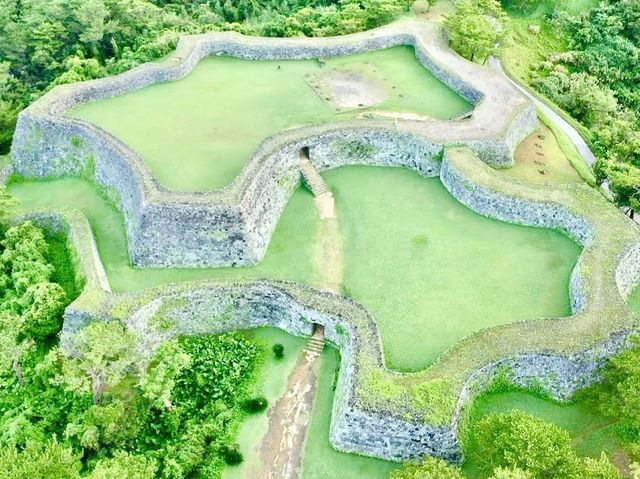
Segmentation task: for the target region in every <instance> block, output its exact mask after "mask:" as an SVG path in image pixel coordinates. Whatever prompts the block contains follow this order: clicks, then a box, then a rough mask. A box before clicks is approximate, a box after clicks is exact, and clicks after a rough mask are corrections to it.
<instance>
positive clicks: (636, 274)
mask: <svg viewBox="0 0 640 479" xmlns="http://www.w3.org/2000/svg"><path fill="white" fill-rule="evenodd" d="M638 282H640V242H639V243H637V244H636V245H635V246H633V247H632V248H630V249H629V250H628V251H625V252H624V253H623V254H622V255H621V257H620V258H619V260H618V267H617V269H616V284H617V285H618V289H619V291H620V294H621V295H622V297H624V298H626V297H627V296H629V294H630V293H631V290H632V289H633V288H634V287H635V285H637V284H638Z"/></svg>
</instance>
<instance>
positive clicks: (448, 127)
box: [12, 22, 537, 267]
mask: <svg viewBox="0 0 640 479" xmlns="http://www.w3.org/2000/svg"><path fill="white" fill-rule="evenodd" d="M396 45H412V46H413V47H414V48H415V52H416V57H417V58H418V60H419V61H420V62H421V63H422V64H423V65H424V66H425V67H426V68H427V69H429V70H430V71H431V72H432V73H433V74H434V75H435V76H437V77H438V78H439V79H440V80H441V81H443V82H444V83H445V84H447V85H448V86H449V87H451V88H452V89H453V90H455V91H457V92H458V93H459V94H460V95H462V96H463V97H465V98H466V99H467V100H469V101H470V102H472V103H474V104H477V106H476V109H475V111H474V113H473V116H472V118H471V119H469V120H461V121H452V122H448V121H440V120H433V121H431V120H429V121H412V120H397V121H393V120H391V119H379V120H373V119H358V120H352V121H338V122H334V123H332V124H327V125H322V126H312V127H303V128H297V129H293V130H288V131H286V132H283V133H282V134H279V135H276V136H274V137H272V138H268V139H265V141H264V142H263V143H262V144H261V145H260V146H259V147H258V148H257V150H256V151H255V152H254V154H253V155H252V157H251V159H250V160H249V161H248V163H247V164H246V165H245V167H244V168H243V170H242V172H241V173H240V175H239V176H238V177H237V178H236V180H234V181H233V182H232V183H231V184H230V185H228V186H227V187H225V188H222V189H220V190H216V191H211V192H201V193H198V192H189V193H186V192H176V191H168V190H167V189H165V188H164V187H162V186H161V185H159V184H158V183H157V181H156V180H155V179H154V178H153V176H152V175H151V172H150V171H149V169H148V167H147V166H146V164H145V163H144V161H143V160H142V158H140V157H139V155H137V154H136V153H135V152H134V151H132V150H131V149H130V148H129V147H128V146H127V145H125V144H123V143H122V142H120V141H119V140H118V139H117V138H114V137H113V136H112V135H110V134H108V133H107V132H105V131H104V130H102V129H100V128H98V127H96V126H94V125H91V124H89V123H87V122H85V121H82V120H79V119H75V118H70V117H66V116H64V115H65V113H66V112H67V111H68V110H69V109H70V108H72V107H74V106H76V105H78V104H80V103H84V102H87V101H92V100H97V99H100V98H105V97H110V96H115V95H119V94H122V93H125V92H130V91H133V90H136V89H139V88H143V87H145V86H147V85H150V84H153V83H157V82H162V81H169V80H176V79H179V78H182V77H184V76H185V75H187V74H188V73H189V72H190V71H191V70H192V69H193V68H194V67H195V66H196V65H197V63H198V62H199V61H200V59H202V58H203V57H206V56H208V55H217V54H224V55H232V56H236V57H239V58H246V59H303V58H317V57H330V56H336V55H348V54H353V53H357V52H363V51H369V50H375V49H380V48H387V47H391V46H396ZM535 128H537V119H536V117H535V112H534V110H533V107H532V106H531V105H530V104H529V102H528V100H526V99H525V98H524V97H523V96H522V95H520V94H519V93H518V92H517V91H516V90H515V89H513V88H512V87H511V86H510V85H509V84H508V83H507V82H506V81H504V79H503V78H502V77H501V76H500V75H497V74H495V72H492V71H490V70H489V69H486V68H483V67H481V66H479V65H474V64H471V63H469V62H466V61H464V60H463V59H462V58H461V57H459V56H457V55H456V54H454V53H453V52H452V51H451V50H449V49H448V48H447V47H446V45H445V42H444V41H443V39H442V38H441V31H440V30H439V29H437V28H434V27H433V26H427V25H425V24H421V23H418V22H413V23H412V22H406V23H404V24H401V25H396V26H390V27H384V28H381V29H378V30H374V31H371V32H364V33H361V34H354V35H347V36H344V37H339V38H315V39H309V38H306V39H269V38H252V37H244V36H242V35H239V34H235V33H230V32H222V33H212V34H206V35H196V36H186V37H183V38H182V39H181V40H180V42H179V45H178V48H177V50H176V52H175V54H173V55H172V56H171V57H169V59H167V60H166V61H165V62H162V63H149V64H144V65H141V66H139V67H137V68H134V69H133V70H131V71H128V72H125V73H123V74H121V75H117V76H114V77H108V78H104V79H100V80H93V81H88V82H81V83H77V84H71V85H62V86H59V87H57V88H55V89H54V90H52V91H51V92H49V93H48V94H46V95H44V96H43V97H42V98H40V99H39V100H37V101H36V102H34V103H33V104H32V105H31V106H29V107H28V108H27V109H26V110H24V111H23V112H22V113H21V114H20V116H19V118H18V125H17V128H16V134H15V136H14V144H13V147H12V149H13V159H14V163H15V171H16V172H17V173H19V174H21V175H24V176H28V177H47V176H60V175H82V176H87V177H94V178H95V180H96V182H97V183H98V184H99V185H100V187H101V188H102V189H103V191H104V192H105V193H106V194H107V195H108V196H109V197H110V198H111V199H112V201H113V202H114V203H115V204H116V205H117V207H118V208H119V209H120V210H121V211H122V213H123V216H124V220H125V226H126V232H127V239H128V247H129V255H130V258H131V261H132V263H133V264H135V265H136V266H140V267H163V266H177V267H201V266H234V265H249V264H254V263H256V262H257V261H259V260H260V259H261V258H262V257H263V256H264V253H265V251H266V247H267V244H268V242H269V239H270V237H271V234H272V232H273V230H274V228H275V225H276V223H277V220H278V218H279V216H280V214H281V213H282V210H283V209H284V207H285V205H286V202H287V201H288V200H289V198H290V196H291V194H292V193H293V191H294V189H295V188H296V187H297V186H298V184H299V180H300V174H299V171H298V170H297V162H298V151H297V150H299V149H300V148H301V147H303V146H308V147H310V148H311V151H312V152H311V157H312V158H311V159H312V161H314V162H316V164H317V165H318V166H319V167H320V168H333V167H337V166H340V165H344V164H368V165H397V166H406V167H409V168H411V169H414V170H417V171H419V172H420V173H422V174H425V175H435V174H437V172H438V163H437V161H436V160H437V159H438V157H439V156H440V155H441V151H442V148H443V146H444V145H447V144H452V143H455V144H467V145H469V146H470V147H471V148H472V149H473V150H474V151H475V152H476V153H477V154H478V155H479V156H480V157H481V158H482V159H483V160H484V161H486V162H488V163H490V164H494V165H501V166H504V165H508V164H510V163H511V162H512V154H513V150H514V148H515V144H516V143H517V142H518V141H519V140H520V139H521V138H522V137H524V136H526V134H528V133H530V132H531V131H533V130H534V129H535ZM332 156H335V158H332Z"/></svg>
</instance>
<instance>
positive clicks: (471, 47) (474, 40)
mask: <svg viewBox="0 0 640 479" xmlns="http://www.w3.org/2000/svg"><path fill="white" fill-rule="evenodd" d="M505 19H506V14H505V13H504V11H503V10H502V7H501V6H500V2H499V1H498V0H459V1H457V2H456V9H455V12H454V13H453V15H450V16H448V17H447V18H446V19H445V22H444V24H445V26H446V27H447V32H448V35H449V42H450V43H451V47H452V48H453V49H454V50H455V51H457V52H458V53H459V54H460V55H462V56H463V57H465V58H467V59H469V60H471V61H474V60H476V61H483V62H484V61H485V60H486V59H487V58H488V57H489V55H491V54H492V53H493V51H494V49H495V45H496V43H497V42H498V40H499V39H500V37H501V36H502V31H503V25H502V24H503V22H504V21H505Z"/></svg>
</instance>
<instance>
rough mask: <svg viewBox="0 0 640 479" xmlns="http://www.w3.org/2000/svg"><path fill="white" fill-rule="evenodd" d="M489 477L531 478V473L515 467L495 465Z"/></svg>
mask: <svg viewBox="0 0 640 479" xmlns="http://www.w3.org/2000/svg"><path fill="white" fill-rule="evenodd" d="M489 479H533V477H532V476H531V474H529V473H528V472H527V471H523V470H522V469H518V468H517V467H511V468H506V467H497V468H496V469H495V470H494V471H493V475H492V476H491V477H490V478H489Z"/></svg>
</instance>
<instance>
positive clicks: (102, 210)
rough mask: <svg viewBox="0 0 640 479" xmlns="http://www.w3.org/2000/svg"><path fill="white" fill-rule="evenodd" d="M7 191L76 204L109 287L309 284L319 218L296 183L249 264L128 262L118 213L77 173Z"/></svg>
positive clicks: (29, 200) (25, 200) (30, 202)
mask: <svg viewBox="0 0 640 479" xmlns="http://www.w3.org/2000/svg"><path fill="white" fill-rule="evenodd" d="M9 191H10V192H11V194H13V195H14V196H16V197H17V198H18V199H19V200H20V201H21V203H22V205H23V206H24V207H27V208H30V207H34V208H40V207H60V206H61V207H64V206H71V207H75V208H78V209H80V210H81V211H82V212H83V213H84V214H85V215H86V216H87V218H88V220H89V223H90V224H91V228H92V230H93V232H94V235H95V239H96V243H97V246H98V250H99V252H100V258H101V259H102V262H103V265H104V268H105V271H106V273H107V276H108V277H109V282H110V284H111V288H112V289H113V291H115V292H126V291H134V290H139V289H145V288H151V287H154V286H159V285H163V284H168V283H175V282H181V281H195V280H201V279H208V278H214V277H215V278H238V277H268V278H277V279H291V280H294V281H299V282H301V283H307V284H314V283H315V282H316V281H315V278H314V271H313V266H312V256H313V241H314V234H315V231H316V229H317V227H318V222H319V221H320V220H319V218H318V216H317V214H316V210H315V206H314V204H313V197H312V196H311V194H310V193H308V192H307V191H306V190H305V189H302V188H300V189H299V190H298V191H297V192H296V193H295V194H294V195H293V197H292V198H291V200H290V201H289V204H288V205H287V208H286V210H285V212H284V214H283V215H282V217H281V218H280V221H279V223H278V226H277V228H276V231H275V232H274V234H273V236H272V238H271V243H270V244H269V249H268V252H267V254H266V256H265V258H264V260H263V261H262V262H261V263H260V264H259V265H258V266H255V267H253V268H216V269H206V268H200V269H197V268H182V269H177V268H172V269H166V268H156V269H139V268H134V267H132V266H131V264H130V263H129V255H128V251H127V238H126V236H125V231H124V226H123V223H122V216H121V215H120V213H119V212H118V211H117V210H116V209H115V208H114V207H113V206H111V205H110V204H109V203H108V202H107V201H106V200H105V199H104V198H103V197H102V196H101V195H99V194H98V192H97V190H96V188H95V187H93V186H92V185H91V184H89V183H88V182H86V181H84V180H80V179H72V178H67V179H60V180H52V181H45V182H23V183H17V184H13V185H11V186H10V188H9Z"/></svg>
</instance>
